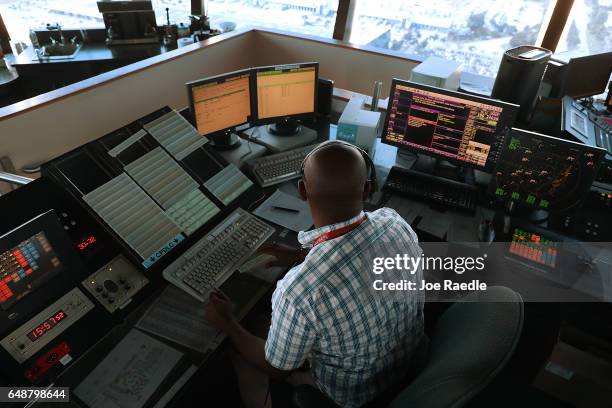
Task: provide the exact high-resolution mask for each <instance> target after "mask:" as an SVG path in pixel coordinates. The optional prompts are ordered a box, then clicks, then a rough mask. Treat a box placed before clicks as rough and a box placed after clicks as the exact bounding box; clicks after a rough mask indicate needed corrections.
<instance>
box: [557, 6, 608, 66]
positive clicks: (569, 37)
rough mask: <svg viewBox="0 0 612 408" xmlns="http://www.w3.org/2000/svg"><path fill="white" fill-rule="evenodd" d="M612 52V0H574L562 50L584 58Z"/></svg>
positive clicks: (561, 42) (560, 49)
mask: <svg viewBox="0 0 612 408" xmlns="http://www.w3.org/2000/svg"><path fill="white" fill-rule="evenodd" d="M609 51H612V0H574V6H573V8H572V11H571V13H570V17H569V19H568V20H567V24H566V26H565V30H564V31H563V34H562V36H561V40H560V41H559V45H558V46H557V52H558V53H564V54H565V55H566V56H567V57H573V56H575V57H581V56H585V55H592V54H599V53H603V52H609Z"/></svg>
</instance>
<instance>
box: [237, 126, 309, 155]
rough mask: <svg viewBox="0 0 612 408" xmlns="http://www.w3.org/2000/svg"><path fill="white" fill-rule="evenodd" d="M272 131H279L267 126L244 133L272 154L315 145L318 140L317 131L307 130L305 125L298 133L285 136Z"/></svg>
mask: <svg viewBox="0 0 612 408" xmlns="http://www.w3.org/2000/svg"><path fill="white" fill-rule="evenodd" d="M276 125H278V124H276ZM272 129H275V130H274V131H275V132H276V131H277V130H278V129H276V128H274V125H270V126H267V125H265V126H258V127H254V128H251V129H249V130H247V131H245V132H244V133H246V134H247V135H248V137H249V139H250V140H252V141H253V142H255V143H258V144H261V145H262V146H265V147H266V148H268V150H270V152H271V153H278V152H284V151H286V150H291V149H295V148H298V147H301V146H306V145H309V144H312V143H315V142H316V141H317V138H318V135H317V131H316V130H313V129H310V128H307V127H306V126H304V125H300V126H298V132H297V133H295V134H286V135H283V136H281V135H278V134H274V133H272V132H271V130H272Z"/></svg>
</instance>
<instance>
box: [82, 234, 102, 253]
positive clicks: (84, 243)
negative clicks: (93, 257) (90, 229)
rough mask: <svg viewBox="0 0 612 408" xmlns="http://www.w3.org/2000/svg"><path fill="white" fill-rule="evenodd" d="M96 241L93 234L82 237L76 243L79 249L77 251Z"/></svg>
mask: <svg viewBox="0 0 612 408" xmlns="http://www.w3.org/2000/svg"><path fill="white" fill-rule="evenodd" d="M96 242H97V239H96V237H94V236H93V235H90V236H88V237H87V238H85V239H83V240H82V241H81V242H79V243H78V244H77V248H78V249H79V251H84V250H86V249H87V248H89V247H90V246H92V245H93V244H95V243H96Z"/></svg>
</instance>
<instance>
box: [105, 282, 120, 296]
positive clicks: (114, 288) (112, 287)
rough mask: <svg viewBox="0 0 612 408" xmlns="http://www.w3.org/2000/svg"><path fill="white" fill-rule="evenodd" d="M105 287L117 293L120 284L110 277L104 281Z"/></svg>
mask: <svg viewBox="0 0 612 408" xmlns="http://www.w3.org/2000/svg"><path fill="white" fill-rule="evenodd" d="M104 287H105V288H106V290H108V291H109V292H112V293H115V292H117V290H119V286H117V284H116V283H115V282H113V281H112V280H108V279H107V280H105V281H104Z"/></svg>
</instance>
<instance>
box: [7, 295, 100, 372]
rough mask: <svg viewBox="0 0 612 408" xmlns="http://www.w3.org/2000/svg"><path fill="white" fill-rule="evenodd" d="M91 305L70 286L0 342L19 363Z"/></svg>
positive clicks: (44, 344)
mask: <svg viewBox="0 0 612 408" xmlns="http://www.w3.org/2000/svg"><path fill="white" fill-rule="evenodd" d="M93 308H94V304H93V303H92V302H91V301H90V300H89V299H88V298H87V296H85V294H84V293H83V292H81V290H79V288H74V289H72V290H71V291H70V292H68V293H66V294H65V295H64V296H62V297H61V298H59V299H58V300H56V301H55V302H53V303H52V304H51V305H49V306H48V307H46V308H45V309H44V310H43V311H41V312H40V313H38V314H37V315H36V316H34V317H33V318H31V319H30V320H28V321H27V322H26V323H24V324H22V325H21V326H20V327H19V328H17V329H16V330H15V331H13V332H12V333H10V334H9V335H8V336H6V337H5V338H4V339H2V340H0V345H2V347H4V349H5V350H6V351H7V352H8V353H9V354H10V355H11V356H12V357H13V358H14V359H15V360H17V362H18V363H23V362H24V361H26V360H27V359H28V358H30V357H32V356H33V355H34V354H35V353H37V352H38V351H40V350H41V349H42V348H44V347H45V346H46V345H47V344H49V343H50V342H51V341H52V340H53V339H55V338H56V337H57V336H59V335H60V334H61V333H62V332H64V331H65V330H66V329H67V328H68V327H70V326H72V325H73V324H74V323H75V322H77V321H78V320H79V319H80V318H81V317H83V316H85V314H87V312H89V311H90V310H92V309H93Z"/></svg>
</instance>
